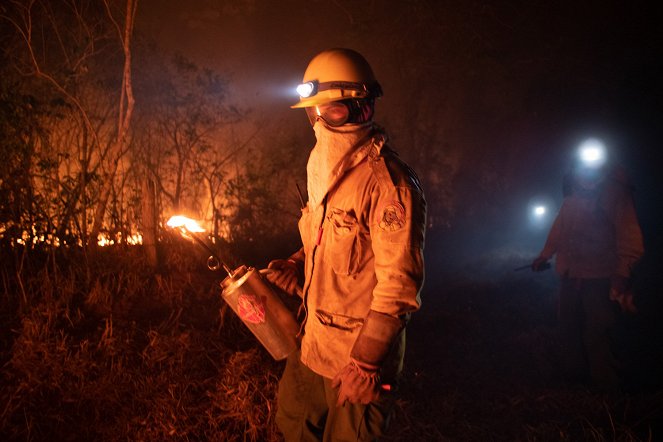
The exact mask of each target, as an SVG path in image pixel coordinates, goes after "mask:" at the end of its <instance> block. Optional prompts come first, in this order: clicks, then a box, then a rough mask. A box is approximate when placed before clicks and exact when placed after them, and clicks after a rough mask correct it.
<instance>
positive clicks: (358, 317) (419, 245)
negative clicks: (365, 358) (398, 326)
mask: <svg viewBox="0 0 663 442" xmlns="http://www.w3.org/2000/svg"><path fill="white" fill-rule="evenodd" d="M425 219H426V203H425V201H424V197H423V192H422V190H421V187H420V185H419V182H418V179H417V177H416V175H415V174H414V173H413V172H412V171H411V169H409V168H408V166H407V165H405V164H404V163H403V162H402V161H400V160H399V159H398V157H397V155H396V154H395V153H394V152H393V151H392V150H390V149H389V148H387V147H386V146H384V139H383V137H382V136H381V135H379V134H376V136H375V137H374V138H373V139H372V140H371V141H370V142H369V143H368V144H367V145H365V146H363V147H362V148H360V149H358V150H357V152H356V154H355V155H354V156H353V157H352V159H351V161H350V162H349V163H348V164H346V165H345V167H344V170H342V173H341V174H339V177H338V181H337V182H336V184H335V185H334V186H332V187H331V190H330V191H329V193H328V194H327V197H326V198H325V201H324V202H323V204H322V205H319V206H318V207H317V208H315V209H314V210H309V208H308V207H307V208H305V209H303V211H302V217H301V219H300V221H299V231H300V234H301V237H302V242H303V248H302V249H301V250H300V251H299V252H297V253H296V254H295V255H293V258H294V259H299V260H303V261H304V263H305V265H304V270H305V282H304V295H303V296H304V305H305V308H306V314H307V316H306V323H305V327H304V336H303V339H302V351H301V355H302V356H301V358H302V362H303V363H304V364H305V365H307V366H308V367H309V368H311V369H312V370H313V371H315V372H316V373H318V374H320V375H322V376H325V377H328V378H333V377H334V376H335V375H336V374H337V373H338V372H339V371H340V370H341V368H343V367H344V366H345V365H346V364H348V363H349V362H350V351H351V349H352V346H353V344H354V342H355V340H356V338H357V335H358V333H359V330H360V329H361V327H362V325H363V322H364V318H365V317H366V315H367V314H368V312H369V310H375V311H377V312H381V313H385V314H388V315H391V316H393V317H401V318H403V319H406V318H407V317H408V315H409V313H411V312H413V311H415V310H417V309H419V306H420V298H419V291H420V289H421V287H422V284H423V279H424V263H423V247H424V231H425ZM396 341H397V342H395V343H394V346H393V347H392V351H391V353H390V355H389V357H388V359H387V361H386V362H385V364H383V375H385V376H390V375H394V374H397V373H398V372H400V370H401V369H402V362H403V353H404V349H405V331H403V332H401V333H400V335H399V336H398V338H397V339H396Z"/></svg>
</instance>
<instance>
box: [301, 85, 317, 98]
mask: <svg viewBox="0 0 663 442" xmlns="http://www.w3.org/2000/svg"><path fill="white" fill-rule="evenodd" d="M317 85H318V82H317V81H315V82H313V81H307V82H306V83H302V84H300V85H299V86H297V93H298V94H299V96H300V97H302V98H308V97H310V96H311V95H315V94H317V93H318V91H317V89H318V88H317Z"/></svg>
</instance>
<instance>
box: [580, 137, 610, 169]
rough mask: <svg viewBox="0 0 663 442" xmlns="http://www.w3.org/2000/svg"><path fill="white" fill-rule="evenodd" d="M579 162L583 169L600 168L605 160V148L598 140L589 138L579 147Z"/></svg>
mask: <svg viewBox="0 0 663 442" xmlns="http://www.w3.org/2000/svg"><path fill="white" fill-rule="evenodd" d="M578 154H579V156H580V161H581V163H582V164H583V165H584V166H585V167H590V168H598V167H601V166H602V165H603V164H604V163H605V160H606V152H605V146H604V145H603V143H602V142H601V141H600V140H597V139H595V138H590V139H589V140H587V141H585V142H584V143H582V144H581V145H580V149H579V151H578Z"/></svg>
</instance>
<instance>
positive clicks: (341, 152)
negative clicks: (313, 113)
mask: <svg viewBox="0 0 663 442" xmlns="http://www.w3.org/2000/svg"><path fill="white" fill-rule="evenodd" d="M372 129H373V124H372V123H371V122H368V123H364V124H358V125H355V124H353V125H345V126H340V127H330V126H328V125H326V124H325V123H324V122H323V121H320V120H318V121H317V122H316V123H315V125H314V126H313V131H314V132H315V138H316V140H317V141H316V143H315V146H314V147H313V149H312V150H311V155H310V156H309V159H308V164H307V165H306V180H307V181H306V185H307V189H308V201H309V202H308V203H309V206H310V208H311V209H315V208H316V207H317V206H318V205H320V204H321V203H322V201H323V199H324V198H325V196H326V195H327V192H328V191H329V190H330V189H331V188H332V187H333V186H334V185H335V184H336V182H337V181H338V179H339V178H340V177H341V176H342V174H343V172H345V168H344V164H345V163H346V162H345V161H344V160H345V159H347V158H348V157H349V156H351V155H352V153H353V152H354V151H355V150H356V149H358V148H360V147H361V146H362V145H364V144H366V141H368V139H369V137H370V135H371V132H372Z"/></svg>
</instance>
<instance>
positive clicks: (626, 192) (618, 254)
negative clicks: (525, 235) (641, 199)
mask: <svg viewBox="0 0 663 442" xmlns="http://www.w3.org/2000/svg"><path fill="white" fill-rule="evenodd" d="M643 251H644V248H643V241H642V232H641V230H640V225H639V224H638V220H637V216H636V213H635V208H634V205H633V198H632V196H631V190H630V188H629V185H628V183H627V182H626V179H625V177H624V176H623V175H622V174H621V173H619V172H617V173H612V174H610V175H609V176H608V177H606V178H605V181H604V182H603V183H602V184H601V185H600V186H599V187H598V188H597V189H596V190H594V191H588V190H582V189H576V191H574V192H573V193H572V194H571V195H569V196H567V197H566V198H564V202H563V203H562V207H561V208H560V211H559V213H558V214H557V217H556V218H555V222H554V223H553V226H552V228H551V229H550V232H549V234H548V239H547V240H546V244H545V246H544V248H543V251H542V252H541V256H543V257H545V258H550V257H552V256H553V255H554V254H557V259H556V264H555V268H556V271H557V273H559V274H560V275H562V276H568V277H570V278H610V277H612V276H623V277H629V276H630V273H631V269H632V267H633V265H634V264H635V263H636V262H637V261H638V260H639V259H640V257H641V256H642V254H643Z"/></svg>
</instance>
